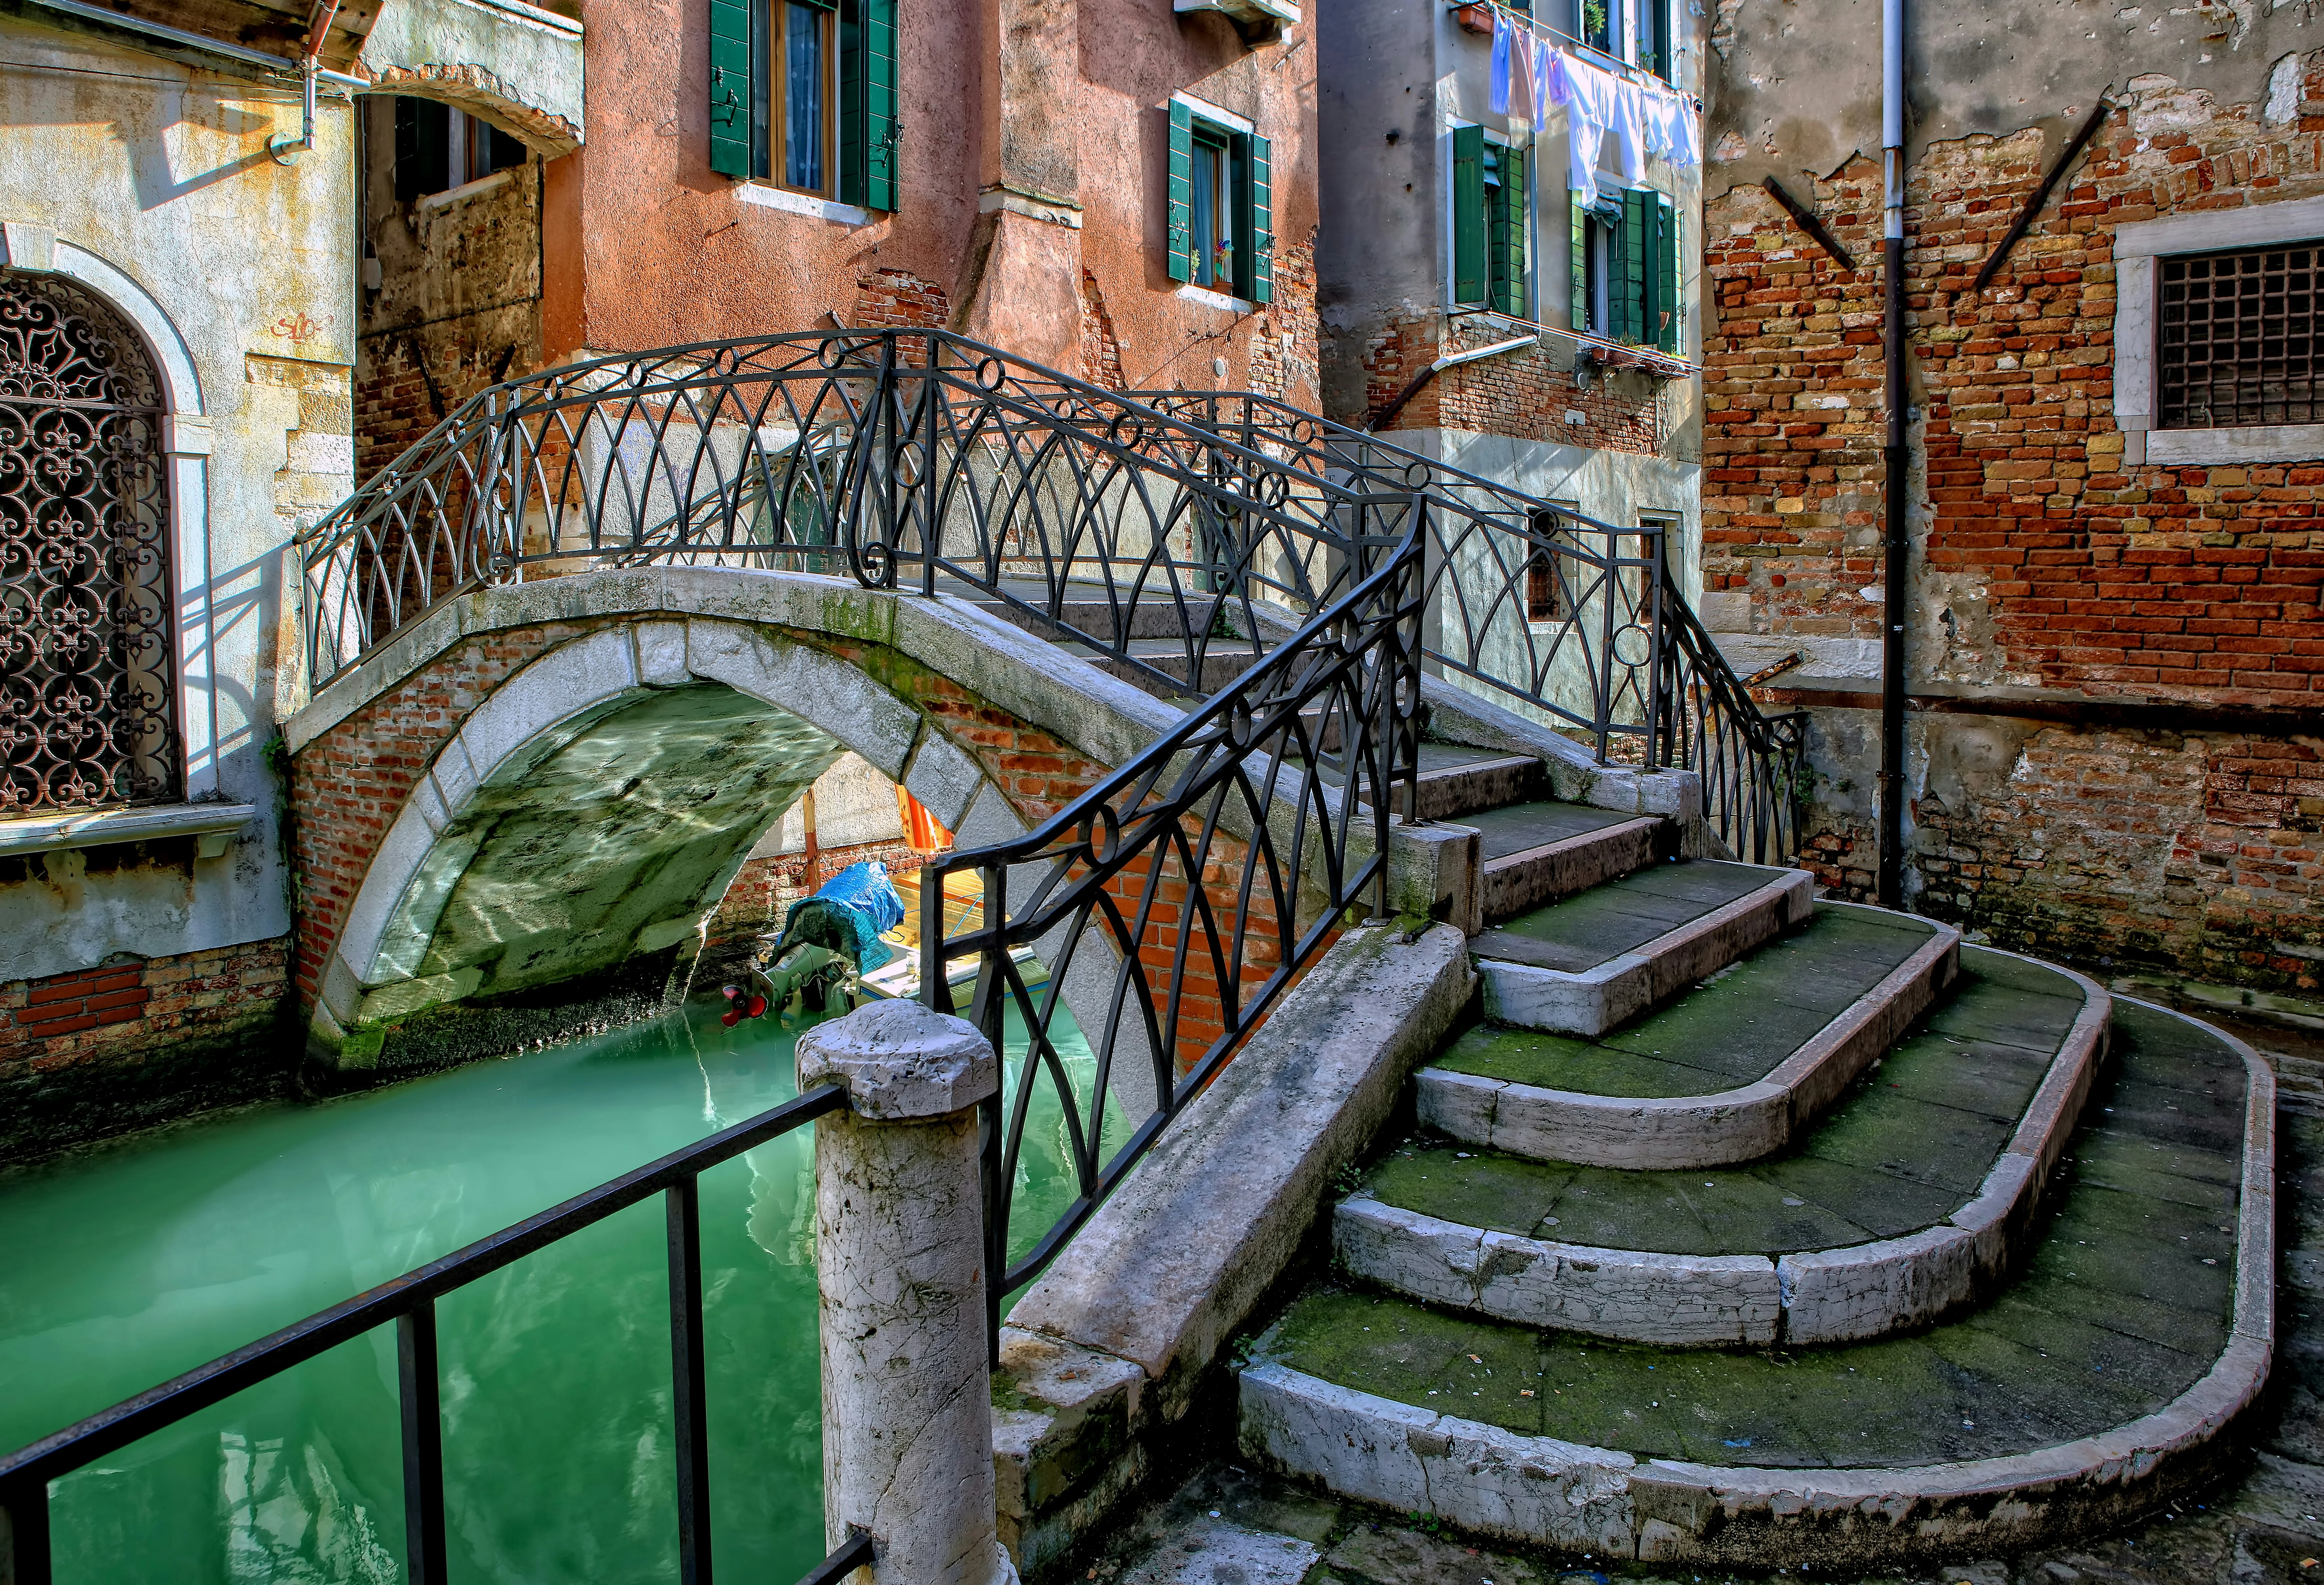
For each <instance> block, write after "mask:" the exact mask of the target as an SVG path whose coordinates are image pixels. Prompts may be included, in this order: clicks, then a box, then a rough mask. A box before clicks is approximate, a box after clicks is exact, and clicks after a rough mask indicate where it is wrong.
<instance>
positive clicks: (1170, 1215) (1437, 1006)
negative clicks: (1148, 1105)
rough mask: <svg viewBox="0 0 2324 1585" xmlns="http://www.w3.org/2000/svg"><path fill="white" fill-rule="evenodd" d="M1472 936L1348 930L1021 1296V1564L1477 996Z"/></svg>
mask: <svg viewBox="0 0 2324 1585" xmlns="http://www.w3.org/2000/svg"><path fill="white" fill-rule="evenodd" d="M1467 945H1468V944H1467V941H1466V939H1465V938H1464V937H1463V936H1462V934H1461V932H1460V931H1458V930H1457V929H1454V928H1452V927H1451V926H1443V925H1439V926H1431V927H1429V928H1428V929H1426V930H1425V931H1423V932H1422V933H1421V934H1420V935H1417V936H1416V937H1410V938H1407V937H1406V935H1403V934H1402V933H1401V932H1399V931H1397V930H1395V929H1393V928H1391V927H1388V926H1369V927H1366V928H1363V929H1359V930H1353V931H1351V932H1349V933H1348V934H1347V935H1343V936H1342V937H1341V938H1340V940H1339V941H1338V943H1337V944H1335V945H1333V947H1332V949H1331V950H1330V951H1329V952H1327V953H1326V954H1324V955H1323V958H1322V959H1321V960H1319V961H1318V962H1317V963H1315V965H1314V967H1313V968H1311V969H1310V970H1308V972H1307V974H1306V976H1305V979H1303V980H1302V981H1300V982H1299V984H1298V985H1297V986H1296V988H1295V989H1294V990H1293V991H1291V992H1290V993H1289V994H1288V995H1287V996H1286V997H1285V998H1284V1000H1283V1001H1282V1002H1281V1003H1279V1004H1278V1005H1277V1008H1276V1009H1275V1011H1274V1013H1273V1014H1272V1015H1271V1016H1270V1017H1269V1018H1268V1021H1267V1022H1266V1023H1265V1024H1264V1025H1262V1026H1261V1027H1259V1031H1258V1033H1256V1034H1255V1035H1253V1036H1252V1037H1251V1039H1250V1043H1249V1044H1248V1045H1246V1046H1244V1047H1243V1049H1242V1051H1241V1052H1240V1054H1239V1055H1237V1056H1236V1057H1235V1059H1234V1061H1232V1062H1231V1063H1230V1064H1227V1066H1226V1068H1225V1069H1224V1070H1223V1071H1222V1073H1221V1074H1219V1076H1218V1077H1217V1079H1215V1080H1214V1081H1213V1083H1212V1084H1211V1087H1210V1088H1209V1089H1208V1090H1206V1091H1205V1092H1203V1094H1202V1095H1201V1096H1200V1097H1198V1098H1197V1099H1196V1100H1195V1101H1194V1102H1193V1104H1192V1105H1190V1106H1189V1107H1188V1108H1187V1109H1186V1110H1185V1113H1184V1114H1183V1115H1182V1116H1180V1117H1179V1118H1178V1119H1177V1120H1176V1121H1174V1122H1173V1123H1172V1124H1171V1125H1170V1127H1169V1128H1168V1129H1167V1130H1166V1131H1165V1132H1164V1134H1163V1135H1162V1137H1161V1139H1160V1140H1159V1142H1158V1143H1157V1145H1156V1146H1155V1147H1154V1148H1153V1150H1152V1152H1151V1153H1150V1154H1149V1155H1148V1156H1147V1157H1146V1159H1145V1160H1144V1161H1142V1162H1141V1163H1139V1166H1137V1168H1136V1169H1135V1170H1133V1171H1132V1172H1131V1173H1130V1175H1129V1176H1128V1177H1127V1178H1126V1179H1125V1180H1124V1181H1123V1183H1122V1184H1121V1185H1120V1188H1118V1189H1117V1190H1116V1191H1115V1192H1114V1194H1113V1196H1112V1198H1111V1199H1110V1200H1108V1201H1107V1202H1106V1203H1105V1205H1104V1206H1103V1207H1102V1208H1101V1209H1100V1210H1099V1212H1098V1213H1097V1214H1096V1215H1095V1216H1094V1217H1093V1218H1092V1219H1091V1220H1090V1221H1089V1222H1088V1224H1087V1225H1086V1226H1084V1228H1083V1229H1082V1230H1081V1232H1080V1233H1079V1234H1078V1235H1077V1236H1076V1237H1075V1238H1074V1240H1073V1241H1072V1242H1071V1243H1070V1244H1068V1245H1067V1246H1066V1247H1065V1251H1064V1252H1063V1253H1062V1254H1061V1255H1059V1256H1058V1258H1057V1259H1056V1263H1055V1264H1054V1265H1052V1266H1051V1267H1049V1269H1048V1271H1047V1273H1046V1274H1045V1275H1043V1276H1041V1278H1040V1279H1039V1280H1038V1281H1037V1282H1036V1283H1035V1284H1034V1285H1033V1286H1032V1287H1031V1288H1030V1289H1029V1290H1028V1291H1027V1293H1026V1294H1025V1295H1024V1296H1023V1297H1022V1298H1021V1299H1019V1301H1018V1302H1017V1304H1016V1306H1015V1307H1014V1309H1012V1310H1011V1312H1010V1316H1009V1325H1008V1327H1007V1328H1006V1329H1005V1330H1004V1332H1003V1339H1002V1352H1001V1363H1002V1371H1001V1375H1000V1376H998V1377H996V1378H995V1384H994V1393H995V1402H996V1405H1000V1406H1001V1408H1002V1409H1003V1410H1004V1411H1005V1412H1004V1413H1003V1414H1002V1415H1001V1420H1000V1424H999V1427H998V1429H997V1432H996V1435H997V1437H998V1439H999V1440H998V1442H997V1445H996V1447H995V1451H994V1456H995V1458H996V1459H998V1460H1000V1461H1001V1464H1002V1466H1003V1468H1002V1470H1001V1493H1002V1498H1001V1506H1002V1534H1003V1539H1004V1541H1006V1542H1007V1544H1009V1545H1010V1548H1011V1550H1012V1551H1013V1552H1014V1553H1015V1554H1016V1556H1017V1558H1018V1561H1019V1566H1020V1567H1022V1568H1025V1569H1028V1570H1031V1569H1037V1568H1038V1567H1040V1566H1042V1564H1043V1563H1045V1562H1051V1561H1054V1560H1055V1559H1056V1558H1058V1557H1061V1556H1063V1555H1065V1553H1068V1552H1070V1551H1071V1550H1072V1549H1073V1548H1074V1546H1075V1545H1076V1544H1078V1542H1079V1540H1080V1538H1082V1537H1083V1536H1084V1535H1086V1534H1088V1533H1089V1531H1090V1530H1091V1529H1092V1528H1093V1526H1094V1525H1097V1524H1098V1523H1099V1522H1101V1520H1102V1516H1103V1515H1104V1514H1105V1513H1106V1512H1107V1511H1108V1510H1109V1509H1110V1508H1111V1507H1112V1506H1113V1504H1114V1502H1115V1501H1116V1500H1117V1499H1118V1497H1120V1495H1121V1494H1122V1493H1124V1492H1126V1491H1127V1490H1128V1489H1129V1488H1130V1487H1131V1486H1132V1485H1134V1484H1135V1482H1136V1480H1137V1479H1138V1478H1139V1472H1140V1471H1141V1470H1142V1469H1143V1467H1144V1461H1145V1460H1147V1458H1148V1452H1147V1451H1144V1450H1145V1447H1146V1444H1147V1443H1148V1442H1149V1441H1150V1440H1151V1439H1152V1438H1153V1437H1155V1436H1157V1435H1160V1434H1164V1433H1167V1432H1168V1430H1169V1429H1170V1428H1171V1427H1172V1426H1173V1425H1174V1424H1176V1423H1178V1422H1180V1421H1182V1420H1183V1419H1184V1418H1185V1415H1186V1414H1187V1411H1188V1410H1189V1408H1191V1407H1192V1405H1193V1404H1194V1401H1195V1397H1196V1394H1197V1391H1198V1389H1199V1387H1201V1385H1202V1383H1203V1381H1204V1380H1205V1379H1206V1378H1207V1376H1208V1372H1209V1370H1210V1368H1211V1367H1212V1366H1213V1363H1214V1362H1215V1361H1216V1359H1217V1358H1218V1355H1219V1352H1220V1350H1221V1349H1222V1348H1223V1346H1224V1345H1225V1343H1226V1341H1227V1339H1228V1338H1230V1337H1231V1336H1232V1335H1233V1333H1234V1332H1235V1331H1236V1330H1237V1329H1238V1328H1240V1326H1241V1325H1242V1324H1243V1323H1244V1322H1246V1321H1247V1320H1248V1319H1249V1317H1250V1313H1251V1311H1252V1309H1253V1308H1254V1307H1255V1306H1256V1305H1257V1304H1259V1301H1260V1300H1261V1298H1262V1297H1263V1296H1264V1295H1266V1294H1267V1293H1268V1290H1269V1289H1270V1288H1272V1287H1273V1286H1275V1284H1276V1283H1277V1280H1278V1279H1280V1278H1281V1276H1283V1274H1284V1273H1285V1271H1286V1270H1287V1269H1288V1268H1289V1267H1290V1265H1291V1263H1292V1260H1293V1259H1294V1258H1295V1257H1296V1255H1297V1253H1298V1251H1299V1249H1300V1247H1301V1245H1302V1244H1303V1242H1304V1241H1305V1239H1306V1238H1307V1236H1308V1234H1309V1232H1310V1230H1312V1229H1313V1228H1314V1224H1315V1221H1316V1218H1317V1217H1318V1216H1319V1215H1320V1214H1321V1213H1322V1211H1323V1203H1324V1200H1325V1197H1326V1196H1327V1195H1328V1193H1330V1191H1331V1185H1332V1182H1333V1177H1334V1176H1335V1175H1337V1174H1338V1173H1339V1172H1340V1171H1341V1170H1342V1168H1344V1167H1345V1166H1348V1165H1349V1164H1351V1162H1353V1161H1354V1160H1355V1159H1356V1158H1357V1157H1358V1156H1360V1155H1361V1154H1362V1152H1363V1151H1364V1150H1365V1149H1366V1148H1367V1147H1369V1145H1370V1143H1371V1141H1372V1139H1373V1138H1374V1136H1376V1135H1377V1134H1378V1133H1379V1130H1380V1129H1381V1128H1383V1127H1384V1126H1385V1125H1386V1124H1387V1122H1388V1119H1389V1118H1390V1117H1391V1116H1392V1115H1393V1114H1394V1112H1395V1110H1396V1104H1397V1097H1398V1096H1399V1094H1400V1093H1401V1092H1402V1090H1403V1086H1404V1082H1405V1080H1406V1079H1407V1078H1408V1077H1409V1076H1410V1075H1411V1073H1412V1070H1413V1068H1414V1067H1416V1065H1417V1064H1420V1063H1421V1062H1423V1061H1425V1060H1426V1058H1427V1056H1428V1055H1429V1054H1430V1053H1431V1052H1433V1051H1434V1050H1435V1049H1436V1046H1437V1045H1438V1044H1439V1042H1441V1041H1442V1040H1443V1038H1444V1037H1445V1035H1446V1033H1447V1032H1448V1031H1449V1030H1450V1029H1451V1028H1452V1025H1453V1022H1454V1020H1455V1019H1456V1018H1458V1017H1459V1016H1460V1013H1461V1011H1462V1008H1463V1007H1464V1006H1465V1005H1466V1004H1467V1002H1468V999H1469V996H1470V993H1471V990H1472V988H1473V976H1472V975H1471V972H1470V970H1469V964H1468V952H1467ZM1012 1494H1014V1495H1013V1496H1012Z"/></svg>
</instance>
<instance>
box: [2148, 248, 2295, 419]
mask: <svg viewBox="0 0 2324 1585" xmlns="http://www.w3.org/2000/svg"><path fill="white" fill-rule="evenodd" d="M2319 263H2324V246H2319V245H2310V246H2301V247H2273V248H2251V249H2248V250H2246V251H2243V252H2239V253H2193V254H2188V255H2186V256H2183V257H2181V258H2172V259H2164V260H2163V261H2162V262H2161V265H2162V269H2161V273H2162V281H2161V286H2162V302H2161V305H2160V306H2161V309H2162V316H2161V318H2162V322H2161V326H2160V330H2159V335H2158V338H2157V339H2158V342H2159V349H2158V350H2159V352H2160V357H2159V359H2158V362H2159V363H2160V364H2161V366H2162V382H2161V383H2162V398H2163V415H2162V416H2163V428H2164V429H2225V428H2227V427H2229V426H2235V425H2246V424H2312V423H2317V422H2319V421H2324V420H2319V415H2318V405H2319V404H2318V400H2317V379H2316V355H2317V336H2316V278H2317V272H2318V269H2319Z"/></svg>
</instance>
